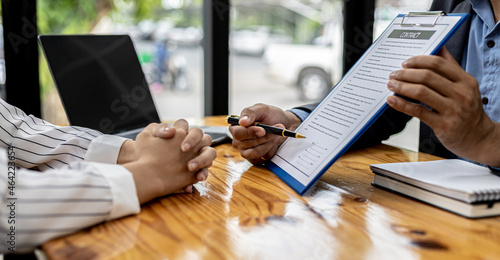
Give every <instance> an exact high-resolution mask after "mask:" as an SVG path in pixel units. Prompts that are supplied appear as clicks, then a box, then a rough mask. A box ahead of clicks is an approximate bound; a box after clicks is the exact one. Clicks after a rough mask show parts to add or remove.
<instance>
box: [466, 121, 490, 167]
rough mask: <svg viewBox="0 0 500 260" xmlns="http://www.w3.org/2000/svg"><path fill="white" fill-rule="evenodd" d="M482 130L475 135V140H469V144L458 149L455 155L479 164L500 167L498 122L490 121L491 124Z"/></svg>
mask: <svg viewBox="0 0 500 260" xmlns="http://www.w3.org/2000/svg"><path fill="white" fill-rule="evenodd" d="M478 132H480V131H478ZM484 132H485V133H484V134H482V135H478V136H477V141H476V142H471V143H472V145H471V146H469V147H466V148H465V149H463V150H460V151H458V152H457V155H459V156H461V157H464V158H466V159H470V160H473V161H476V162H478V163H481V164H485V165H489V166H493V167H500V123H498V122H492V126H491V127H488V129H487V130H486V129H485V131H484ZM474 134H476V133H474Z"/></svg>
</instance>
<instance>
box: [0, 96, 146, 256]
mask: <svg viewBox="0 0 500 260" xmlns="http://www.w3.org/2000/svg"><path fill="white" fill-rule="evenodd" d="M125 140H126V139H123V138H120V137H115V136H110V135H103V134H102V133H100V132H97V131H94V130H90V129H86V128H81V127H73V126H67V127H60V126H54V125H52V124H49V123H47V122H45V121H43V120H41V119H38V118H36V117H33V116H27V115H26V114H25V113H23V112H22V111H21V110H19V109H18V108H16V107H13V106H11V105H9V104H7V103H6V102H5V101H3V100H1V99H0V196H1V198H0V238H1V239H0V254H1V253H8V252H12V250H15V252H24V251H27V250H31V249H33V248H34V247H36V246H38V245H40V244H42V243H43V242H46V241H48V240H50V239H52V238H55V237H58V236H62V235H66V234H69V233H72V232H75V231H77V230H80V229H82V228H85V227H88V226H91V225H94V224H97V223H99V222H102V221H105V220H111V219H116V218H120V217H123V216H126V215H129V214H135V213H138V212H139V211H140V205H139V200H138V198H137V195H136V190H135V184H134V181H133V178H132V174H131V173H130V172H129V171H128V170H127V169H125V168H124V167H122V166H120V165H116V164H115V163H116V160H117V158H118V153H119V151H120V147H121V145H122V144H123V142H124V141H125ZM14 164H15V166H17V167H22V168H21V169H19V168H17V167H11V166H12V165H14ZM34 167H37V168H38V169H39V170H41V171H35V170H29V169H27V168H34ZM9 249H10V250H9Z"/></svg>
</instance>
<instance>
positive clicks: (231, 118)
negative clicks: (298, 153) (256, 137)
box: [226, 115, 306, 138]
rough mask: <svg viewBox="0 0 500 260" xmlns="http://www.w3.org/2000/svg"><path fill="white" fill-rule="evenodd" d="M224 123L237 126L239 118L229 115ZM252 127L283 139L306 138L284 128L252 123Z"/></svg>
mask: <svg viewBox="0 0 500 260" xmlns="http://www.w3.org/2000/svg"><path fill="white" fill-rule="evenodd" d="M226 122H227V123H228V124H231V125H239V122H240V117H239V116H237V115H230V116H227V117H226ZM253 125H254V126H258V127H262V128H264V130H266V133H270V134H275V135H281V136H284V137H293V138H306V137H305V136H304V135H301V134H299V133H295V132H292V131H290V130H286V129H284V128H279V127H275V126H270V125H265V124H261V123H258V122H255V123H253Z"/></svg>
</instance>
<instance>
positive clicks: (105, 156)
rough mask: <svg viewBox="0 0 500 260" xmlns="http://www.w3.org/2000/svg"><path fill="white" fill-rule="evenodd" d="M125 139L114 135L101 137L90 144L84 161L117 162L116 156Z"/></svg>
mask: <svg viewBox="0 0 500 260" xmlns="http://www.w3.org/2000/svg"><path fill="white" fill-rule="evenodd" d="M126 140H127V139H126V138H123V137H119V136H114V135H101V136H99V137H97V138H96V139H94V140H92V142H91V143H90V145H89V147H88V149H87V153H86V154H85V161H91V162H99V163H112V164H115V163H116V162H117V160H118V154H119V153H120V149H121V147H122V145H123V143H124V142H125V141H126Z"/></svg>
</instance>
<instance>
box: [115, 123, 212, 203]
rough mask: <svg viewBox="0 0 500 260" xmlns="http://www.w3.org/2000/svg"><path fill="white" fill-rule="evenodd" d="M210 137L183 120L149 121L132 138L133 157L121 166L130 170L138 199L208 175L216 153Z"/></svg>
mask: <svg viewBox="0 0 500 260" xmlns="http://www.w3.org/2000/svg"><path fill="white" fill-rule="evenodd" d="M211 143H212V139H211V137H210V136H209V135H205V134H203V132H202V130H201V129H199V128H192V129H189V125H188V123H187V122H186V121H185V120H182V119H181V120H178V121H176V122H175V123H174V125H173V126H169V125H167V124H160V125H159V124H150V125H149V126H148V127H146V129H144V130H143V131H142V132H141V133H140V134H139V135H138V136H137V138H136V141H135V144H134V145H135V147H134V156H135V160H133V161H131V162H127V163H125V164H124V166H125V167H126V168H127V169H129V170H130V171H131V172H132V175H133V177H134V181H135V183H136V189H137V195H138V197H139V201H140V203H144V202H146V201H149V200H151V199H154V198H156V197H159V196H163V195H167V194H170V193H172V192H176V191H179V190H181V189H184V190H186V191H188V192H190V191H192V184H194V183H197V182H198V181H204V180H206V178H207V177H208V167H210V166H211V165H212V162H213V160H214V159H215V157H216V155H217V153H216V151H215V149H214V148H212V147H210V144H211Z"/></svg>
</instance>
